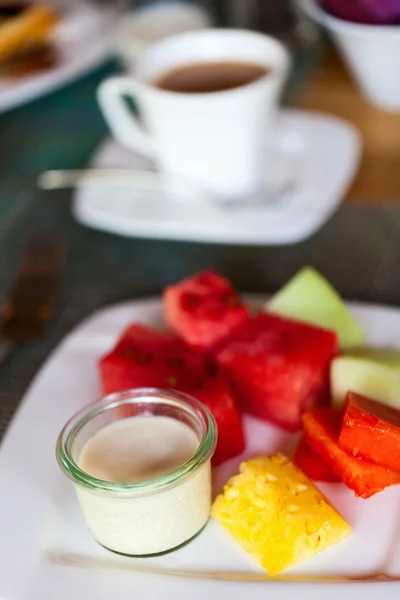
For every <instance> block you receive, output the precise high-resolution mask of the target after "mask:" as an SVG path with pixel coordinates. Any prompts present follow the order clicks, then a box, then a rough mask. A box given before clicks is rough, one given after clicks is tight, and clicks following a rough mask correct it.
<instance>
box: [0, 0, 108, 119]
mask: <svg viewBox="0 0 400 600" xmlns="http://www.w3.org/2000/svg"><path fill="white" fill-rule="evenodd" d="M116 4H117V2H116ZM115 16H116V13H115V10H114V9H113V7H112V5H111V4H101V3H99V4H96V3H93V4H92V3H82V4H80V3H75V2H73V1H71V2H70V3H68V4H67V5H66V8H65V11H64V14H63V16H62V19H61V22H60V24H59V25H58V26H57V28H56V30H55V32H54V35H53V38H52V41H53V43H54V45H55V47H56V50H57V52H58V54H59V57H60V58H59V62H58V64H57V65H56V66H55V67H53V68H50V69H49V70H47V71H43V72H40V73H39V72H38V73H34V74H32V75H29V76H23V77H19V78H18V79H11V78H5V77H4V78H0V112H4V111H7V110H10V109H12V108H15V107H17V106H19V105H21V104H24V103H25V102H28V101H30V100H33V99H34V98H38V97H39V96H43V95H45V94H47V93H49V92H51V91H53V90H55V89H57V88H59V87H61V86H63V85H66V84H67V83H69V82H71V81H73V80H74V79H76V78H78V77H80V76H81V75H84V74H85V73H87V72H89V71H90V70H91V69H93V68H95V67H96V66H98V65H99V64H100V63H101V62H102V61H103V60H105V58H106V57H107V55H108V53H109V31H110V28H111V27H112V25H113V23H114V19H115Z"/></svg>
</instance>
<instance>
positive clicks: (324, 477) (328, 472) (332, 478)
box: [293, 436, 340, 482]
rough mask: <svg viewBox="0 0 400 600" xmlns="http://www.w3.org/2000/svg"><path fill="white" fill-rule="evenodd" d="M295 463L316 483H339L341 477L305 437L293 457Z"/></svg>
mask: <svg viewBox="0 0 400 600" xmlns="http://www.w3.org/2000/svg"><path fill="white" fill-rule="evenodd" d="M293 462H294V464H295V465H297V466H298V467H299V468H300V469H301V470H302V471H303V473H304V474H305V475H307V477H309V478H310V479H313V480H314V481H329V482H338V481H340V479H339V477H338V476H337V475H336V473H334V472H333V471H332V469H331V467H330V466H329V465H328V463H326V462H325V461H324V459H323V458H321V457H320V455H319V454H317V453H316V452H315V450H313V449H312V448H311V446H310V444H309V443H308V442H307V439H306V438H305V436H302V437H301V438H300V442H299V445H298V446H297V448H296V452H295V453H294V456H293Z"/></svg>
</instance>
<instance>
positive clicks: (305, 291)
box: [265, 267, 366, 348]
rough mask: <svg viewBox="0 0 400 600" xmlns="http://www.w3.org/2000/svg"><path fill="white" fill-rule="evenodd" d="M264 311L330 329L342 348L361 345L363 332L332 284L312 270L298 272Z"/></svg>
mask: <svg viewBox="0 0 400 600" xmlns="http://www.w3.org/2000/svg"><path fill="white" fill-rule="evenodd" d="M265 308H266V310H268V311H270V312H273V313H276V314H279V315H282V316H284V317H289V318H292V319H298V320H299V321H305V322H307V323H312V324H313V325H318V326H320V327H326V328H327V329H333V330H334V331H336V332H337V334H338V336H339V345H340V347H341V348H348V347H350V346H359V345H362V344H364V342H365V339H366V333H365V331H364V329H363V328H362V327H361V325H359V323H358V322H357V321H356V320H355V319H354V317H353V316H352V315H351V313H350V311H349V310H348V309H347V307H346V305H345V303H344V302H343V300H342V299H341V297H340V296H339V294H338V293H337V292H336V290H335V289H334V288H333V287H332V286H331V284H330V283H329V282H328V281H327V280H326V279H325V278H324V277H322V275H320V274H319V273H318V272H317V271H316V270H315V269H313V268H311V267H305V268H304V269H301V271H299V272H298V273H297V274H296V275H295V276H294V277H293V278H292V279H291V280H290V281H289V282H288V283H287V284H286V285H285V286H284V287H283V288H282V289H281V290H280V291H279V292H278V293H277V294H275V296H273V298H272V299H271V300H270V301H269V302H267V304H266V306H265Z"/></svg>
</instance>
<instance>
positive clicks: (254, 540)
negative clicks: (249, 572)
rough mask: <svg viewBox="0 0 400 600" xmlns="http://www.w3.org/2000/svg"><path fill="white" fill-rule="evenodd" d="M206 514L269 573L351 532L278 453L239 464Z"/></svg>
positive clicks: (343, 521) (303, 476) (283, 568)
mask: <svg viewBox="0 0 400 600" xmlns="http://www.w3.org/2000/svg"><path fill="white" fill-rule="evenodd" d="M211 514H212V516H213V517H214V518H215V519H217V520H218V521H220V523H221V524H222V525H223V527H224V528H225V529H226V530H227V531H228V532H229V533H230V534H231V535H232V536H233V537H234V539H235V540H236V541H237V542H239V544H240V545H241V546H242V547H243V548H244V549H245V550H246V551H247V552H248V553H249V554H251V556H252V557H253V558H254V559H255V560H256V561H257V562H259V563H260V564H261V565H262V566H263V567H264V568H265V569H267V571H268V572H269V573H270V574H271V575H276V574H278V573H280V572H281V571H284V570H285V569H288V568H289V567H292V566H293V565H295V564H297V563H300V562H302V561H303V560H306V559H307V558H310V557H311V556H313V555H314V554H318V552H321V551H322V550H325V549H326V548H329V546H333V545H334V544H336V543H337V542H340V541H341V540H343V539H344V538H346V537H347V536H349V535H350V533H351V527H350V525H348V524H347V523H346V521H345V520H344V519H343V518H342V517H341V516H340V515H339V513H338V512H337V511H336V510H335V509H334V508H333V507H332V506H331V504H330V503H329V502H328V500H327V499H326V498H325V497H324V496H323V495H322V494H321V492H320V491H319V490H318V489H317V488H316V487H315V486H314V485H313V484H312V483H311V481H310V480H309V479H308V478H307V477H306V476H305V475H304V473H303V472H302V471H300V469H298V468H297V467H296V466H295V465H294V464H293V463H292V462H291V461H290V460H289V459H288V458H286V456H283V454H275V455H274V456H271V457H265V456H260V457H258V458H254V459H252V460H249V461H248V462H246V463H242V464H241V465H240V473H239V475H236V476H235V477H232V479H230V480H229V481H228V483H227V484H226V485H225V488H224V492H223V494H221V495H219V496H218V497H217V498H216V500H215V502H214V504H213V507H212V510H211Z"/></svg>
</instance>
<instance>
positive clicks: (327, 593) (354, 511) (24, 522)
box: [0, 299, 400, 600]
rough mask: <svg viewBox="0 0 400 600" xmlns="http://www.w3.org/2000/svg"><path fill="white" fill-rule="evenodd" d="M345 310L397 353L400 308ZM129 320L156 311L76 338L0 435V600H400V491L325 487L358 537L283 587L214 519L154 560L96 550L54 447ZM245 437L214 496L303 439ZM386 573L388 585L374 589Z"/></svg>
mask: <svg viewBox="0 0 400 600" xmlns="http://www.w3.org/2000/svg"><path fill="white" fill-rule="evenodd" d="M350 308H351V309H352V310H353V312H354V314H355V316H356V317H357V318H358V319H359V320H360V322H361V323H363V324H364V325H365V326H366V328H367V330H368V338H369V342H370V343H372V344H376V345H384V344H392V345H396V343H397V345H398V344H399V342H398V340H399V339H400V311H399V310H396V309H391V308H385V307H382V306H373V305H359V304H357V305H356V304H351V305H350ZM133 320H140V321H143V322H147V323H151V324H155V325H157V324H160V323H161V304H160V301H159V300H158V299H155V300H142V301H136V302H128V303H125V304H120V305H116V306H111V307H109V308H106V309H104V310H102V311H100V312H98V313H96V314H94V315H93V316H92V317H90V318H89V319H88V320H87V321H85V322H84V323H83V324H82V325H80V326H79V327H78V328H77V329H76V330H75V331H73V332H72V333H71V334H70V335H69V336H68V337H67V338H66V339H65V341H64V342H63V343H62V344H61V345H60V346H59V348H58V349H57V350H56V351H55V352H54V354H53V355H52V356H51V358H50V359H49V361H48V362H47V364H46V365H45V366H44V367H43V369H42V370H41V372H40V373H39V374H38V376H37V377H36V379H35V381H34V382H33V384H32V386H31V388H30V389H29V391H28V392H27V394H26V397H25V399H24V400H23V402H22V404H21V406H20V408H19V410H18V412H17V414H16V416H15V418H14V419H13V422H12V424H11V425H10V427H9V429H8V431H7V433H6V435H5V438H4V440H3V442H2V446H1V449H0V481H1V484H2V493H1V494H0V532H1V540H2V543H1V546H0V598H1V599H2V600H55V599H57V600H70V599H71V598H74V600H87V599H88V598H90V600H111V599H114V598H140V600H158V599H159V598H174V599H175V600H186V599H187V598H190V599H191V600H204V598H207V599H208V600H219V599H220V598H221V597H224V598H229V599H230V600H239V599H242V598H246V599H247V600H258V599H259V598H273V599H274V600H284V599H287V598H288V597H291V596H292V595H293V593H295V594H296V598H298V600H320V599H321V597H323V598H324V600H337V598H341V599H343V600H352V599H353V598H354V594H355V593H357V594H359V595H360V597H361V596H362V597H363V599H364V600H376V598H377V597H379V596H381V597H384V598H385V600H397V599H398V597H399V594H400V542H399V540H400V532H399V529H400V514H399V505H400V486H396V487H392V488H389V489H386V490H385V491H384V492H382V493H380V494H377V495H375V496H373V497H372V498H370V499H369V500H362V499H356V498H355V497H354V496H353V494H352V492H350V490H348V489H346V488H345V487H344V486H343V485H342V484H324V485H321V489H322V490H323V491H324V492H325V493H326V495H327V496H328V497H329V498H330V499H331V501H332V502H333V504H334V505H335V506H336V507H337V508H338V509H339V510H340V511H341V512H342V514H343V515H344V517H345V518H346V519H347V520H348V521H349V522H350V523H351V525H352V526H353V529H354V532H353V535H352V536H351V537H350V538H348V539H347V540H345V541H344V542H341V543H340V544H338V545H337V546H335V547H333V548H331V549H329V550H327V551H325V552H323V553H321V554H320V555H318V556H316V557H314V558H312V559H311V560H309V561H307V562H306V563H303V564H302V565H301V566H299V567H296V568H295V569H292V570H291V571H288V572H287V573H286V574H285V577H284V579H283V580H281V581H276V580H275V581H274V580H268V578H267V576H266V574H265V572H264V571H262V570H261V569H260V568H258V566H257V565H256V564H255V563H254V561H253V560H252V559H251V558H250V557H249V556H248V555H247V554H246V553H245V552H244V551H242V550H241V548H240V547H239V546H238V545H237V544H236V543H235V542H234V541H233V540H232V539H231V538H230V537H229V536H228V534H226V533H225V532H224V531H223V530H222V528H220V526H219V525H218V524H217V523H216V522H214V521H210V523H209V524H208V525H207V527H206V529H205V530H204V532H203V533H202V534H201V535H200V536H199V537H198V538H197V539H196V540H194V541H193V542H192V543H191V544H189V545H188V546H187V547H185V548H183V549H181V550H179V551H177V552H175V553H172V554H169V555H166V556H164V557H159V558H154V559H140V560H139V559H137V560H133V559H128V558H124V557H121V556H117V555H114V554H112V553H110V552H108V551H106V550H105V549H103V548H101V547H100V546H98V545H97V544H96V542H94V541H93V540H92V538H91V536H90V534H89V533H88V531H87V530H86V528H85V524H84V521H83V518H82V516H81V514H80V511H79V506H78V502H77V499H76V498H75V496H74V491H73V487H72V485H71V484H70V482H68V481H67V480H65V479H64V477H63V475H62V474H61V472H60V471H59V469H58V466H57V464H56V460H55V456H54V454H55V452H54V448H55V442H56V437H57V434H58V433H59V430H60V429H61V427H62V426H63V424H64V423H65V421H66V420H67V419H68V418H69V417H70V416H71V415H72V414H73V413H74V412H75V411H76V410H77V409H79V408H81V407H82V406H83V405H84V404H85V403H87V402H89V401H93V400H95V399H96V398H97V397H98V396H99V393H100V390H99V382H98V376H97V371H96V360H97V359H98V358H99V356H100V355H101V354H102V353H104V352H105V351H106V350H108V349H109V348H110V347H111V346H112V345H113V344H114V342H115V340H116V337H117V335H118V334H119V332H120V331H121V330H122V329H123V328H124V327H125V326H126V325H127V324H128V323H129V322H131V321H133ZM245 427H246V432H247V437H248V447H247V450H246V452H245V454H244V455H243V456H241V457H240V458H237V459H233V460H231V461H229V462H227V463H225V464H224V465H222V466H221V467H220V468H219V469H217V470H216V471H215V482H214V483H215V489H214V491H217V490H218V489H220V487H221V485H222V484H223V483H224V482H225V481H226V479H227V478H228V477H229V476H230V475H231V474H232V473H233V472H235V471H236V469H237V465H238V463H239V462H240V460H241V459H243V458H245V457H250V456H251V455H255V454H259V453H271V452H275V451H277V450H278V449H279V450H282V451H284V452H291V450H292V449H293V447H294V445H295V444H296V439H297V437H296V436H294V435H290V434H287V433H285V432H284V431H283V430H280V429H278V428H275V427H273V426H272V425H268V424H265V423H262V422H260V421H258V420H256V419H252V418H246V419H245ZM140 569H144V570H146V569H147V571H156V573H153V572H150V573H149V572H146V571H144V572H143V571H142V572H141V571H140ZM163 571H164V574H163ZM379 573H384V574H386V576H388V577H392V578H393V580H386V581H383V582H381V583H379V582H377V581H376V577H377V574H379ZM260 578H262V580H261V581H260V580H258V581H257V579H260ZM291 578H292V580H291ZM229 579H230V581H229ZM285 579H286V580H285ZM293 579H294V580H295V581H297V583H296V587H295V588H294V587H293ZM246 580H247V581H246Z"/></svg>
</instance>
